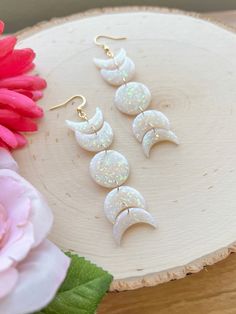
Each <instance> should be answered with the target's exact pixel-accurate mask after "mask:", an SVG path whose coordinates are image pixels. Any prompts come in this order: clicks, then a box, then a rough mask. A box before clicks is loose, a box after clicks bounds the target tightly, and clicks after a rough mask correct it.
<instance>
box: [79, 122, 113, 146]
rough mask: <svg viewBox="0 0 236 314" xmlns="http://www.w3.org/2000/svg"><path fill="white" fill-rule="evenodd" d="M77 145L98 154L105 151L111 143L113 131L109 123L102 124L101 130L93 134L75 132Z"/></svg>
mask: <svg viewBox="0 0 236 314" xmlns="http://www.w3.org/2000/svg"><path fill="white" fill-rule="evenodd" d="M75 137H76V140H77V142H78V144H79V145H80V146H81V147H82V148H83V149H86V150H88V151H90V152H100V151H102V150H104V149H107V148H108V147H109V146H110V145H111V143H112V141H113V131H112V128H111V126H110V124H109V123H107V122H106V121H105V122H104V124H103V126H102V128H101V129H100V130H99V131H97V132H96V133H93V134H85V133H82V132H79V131H76V132H75Z"/></svg>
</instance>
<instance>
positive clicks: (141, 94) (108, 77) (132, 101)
mask: <svg viewBox="0 0 236 314" xmlns="http://www.w3.org/2000/svg"><path fill="white" fill-rule="evenodd" d="M100 38H108V39H114V40H122V39H126V38H125V37H112V36H106V35H98V36H96V37H95V39H94V42H95V44H96V45H98V46H100V47H101V48H102V49H103V50H104V51H105V53H106V55H107V57H108V59H98V58H94V63H95V65H96V66H97V67H98V68H99V69H100V73H101V76H102V77H103V79H104V80H105V81H106V82H107V83H109V84H111V85H114V86H120V87H119V88H118V89H117V91H116V94H115V97H114V104H115V106H116V108H117V109H118V110H120V111H121V112H122V113H124V114H127V115H137V116H136V118H135V119H134V121H133V125H132V129H133V133H134V136H135V137H136V139H137V140H138V141H139V142H140V143H142V147H143V151H144V154H145V156H146V157H149V155H150V150H151V148H152V146H153V145H154V144H156V143H159V142H162V141H169V142H173V143H175V144H179V140H178V138H177V136H176V135H175V133H174V132H173V131H171V129H170V122H169V120H168V118H167V117H166V116H165V115H164V114H163V113H162V112H160V111H157V110H146V109H147V108H148V106H149V105H150V103H151V93H150V91H149V89H148V87H147V86H146V85H144V84H142V83H140V82H131V80H132V78H133V77H134V74H135V65H134V62H133V61H132V60H131V59H130V58H129V57H128V56H127V54H126V51H125V50H124V49H123V48H121V49H120V50H119V51H118V52H117V53H116V54H114V53H113V52H112V51H111V49H110V48H109V47H108V46H107V45H105V44H102V43H100V42H99V41H98V40H99V39H100Z"/></svg>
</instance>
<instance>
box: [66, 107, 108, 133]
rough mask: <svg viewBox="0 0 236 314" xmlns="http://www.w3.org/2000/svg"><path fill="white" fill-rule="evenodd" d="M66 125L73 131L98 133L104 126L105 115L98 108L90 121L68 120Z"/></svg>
mask: <svg viewBox="0 0 236 314" xmlns="http://www.w3.org/2000/svg"><path fill="white" fill-rule="evenodd" d="M66 125H67V126H68V128H69V129H71V130H72V131H79V132H81V133H86V134H91V133H94V132H96V131H98V130H99V129H100V128H101V127H102V125H103V114H102V111H101V109H100V108H98V107H97V108H96V113H95V115H94V116H93V117H92V118H91V119H89V120H88V121H70V120H66Z"/></svg>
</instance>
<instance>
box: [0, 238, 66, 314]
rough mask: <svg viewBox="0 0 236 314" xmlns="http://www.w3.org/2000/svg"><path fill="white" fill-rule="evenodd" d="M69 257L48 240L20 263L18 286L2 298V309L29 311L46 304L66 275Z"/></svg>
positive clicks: (23, 312) (15, 312)
mask: <svg viewBox="0 0 236 314" xmlns="http://www.w3.org/2000/svg"><path fill="white" fill-rule="evenodd" d="M69 264H70V259H69V258H68V257H67V256H66V255H64V254H63V253H62V251H60V250H59V249H58V248H57V247H56V246H55V245H54V244H53V243H51V242H50V241H47V240H45V241H44V242H43V243H42V244H40V246H38V247H37V248H35V249H34V250H32V251H31V252H30V254H29V255H28V256H27V258H26V259H25V260H24V261H23V262H22V263H21V264H20V265H19V267H18V272H19V279H18V282H17V284H16V286H15V289H14V290H13V291H12V292H11V293H10V294H9V295H8V296H6V297H5V298H4V299H2V300H1V302H0V313H6V314H7V313H14V314H26V313H32V312H35V311H37V310H39V309H41V308H43V307H45V306H46V305H47V304H48V303H49V302H50V301H51V300H52V299H53V297H54V296H55V294H56V292H57V290H58V288H59V287H60V285H61V284H62V282H63V281H64V279H65V276H66V273H67V270H68V267H69Z"/></svg>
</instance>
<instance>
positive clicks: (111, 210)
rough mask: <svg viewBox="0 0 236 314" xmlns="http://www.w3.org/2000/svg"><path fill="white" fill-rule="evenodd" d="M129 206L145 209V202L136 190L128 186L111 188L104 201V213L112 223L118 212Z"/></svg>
mask: <svg viewBox="0 0 236 314" xmlns="http://www.w3.org/2000/svg"><path fill="white" fill-rule="evenodd" d="M130 207H139V208H143V209H146V202H145V200H144V198H143V196H142V195H141V194H140V193H139V192H138V191H137V190H135V189H134V188H131V187H129V186H121V187H119V189H113V190H112V191H111V192H109V193H108V194H107V197H106V199H105V202H104V212H105V215H106V217H107V219H108V220H109V221H110V222H111V223H112V224H114V223H115V221H116V217H117V216H118V215H119V213H120V212H122V211H123V210H124V209H127V208H130Z"/></svg>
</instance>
